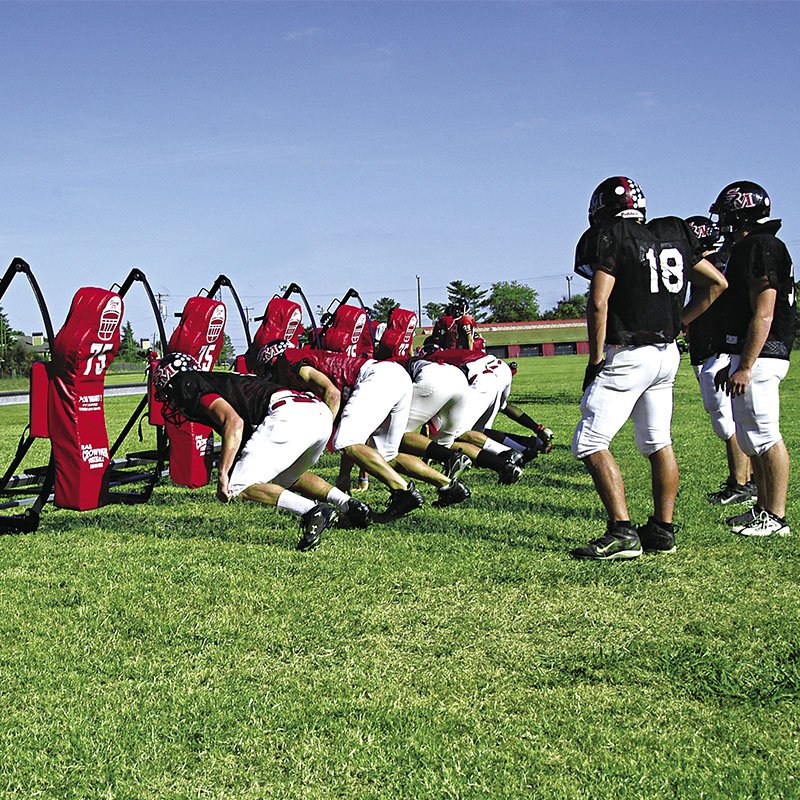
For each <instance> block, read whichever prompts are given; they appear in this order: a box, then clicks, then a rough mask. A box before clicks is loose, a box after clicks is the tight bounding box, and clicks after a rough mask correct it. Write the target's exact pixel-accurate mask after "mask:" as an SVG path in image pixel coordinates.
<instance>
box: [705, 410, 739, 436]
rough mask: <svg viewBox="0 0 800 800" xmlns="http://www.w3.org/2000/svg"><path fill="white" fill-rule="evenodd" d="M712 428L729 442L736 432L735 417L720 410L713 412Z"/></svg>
mask: <svg viewBox="0 0 800 800" xmlns="http://www.w3.org/2000/svg"><path fill="white" fill-rule="evenodd" d="M711 428H712V430H713V431H714V433H715V434H716V435H717V436H718V437H719V438H720V439H722V441H723V442H727V441H728V439H730V438H731V436H733V434H734V433H736V424H735V423H734V421H733V419H732V418H731V417H730V415H726V414H722V413H721V412H719V410H717V411H716V412H715V413H712V414H711Z"/></svg>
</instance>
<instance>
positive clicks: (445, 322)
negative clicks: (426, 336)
mask: <svg viewBox="0 0 800 800" xmlns="http://www.w3.org/2000/svg"><path fill="white" fill-rule="evenodd" d="M431 336H432V337H433V340H434V341H435V342H436V344H438V345H439V347H441V348H443V349H445V350H447V349H449V348H451V347H456V346H457V344H456V342H457V339H458V331H457V330H456V321H455V319H453V317H450V316H446V315H445V316H441V317H439V319H437V320H436V323H435V324H434V326H433V330H432V331H431Z"/></svg>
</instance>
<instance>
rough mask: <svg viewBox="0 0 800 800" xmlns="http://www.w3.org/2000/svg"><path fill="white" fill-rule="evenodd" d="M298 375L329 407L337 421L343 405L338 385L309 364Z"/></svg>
mask: <svg viewBox="0 0 800 800" xmlns="http://www.w3.org/2000/svg"><path fill="white" fill-rule="evenodd" d="M297 375H298V377H299V378H300V380H302V381H303V383H304V384H305V385H306V386H308V388H309V389H310V390H311V391H312V392H314V394H315V395H317V397H319V398H320V399H321V400H322V402H323V403H325V405H326V406H328V408H329V409H330V410H331V413H332V414H333V418H334V419H336V417H337V415H338V414H339V407H340V406H341V404H342V393H341V392H340V391H339V390H338V389H337V388H336V384H334V383H333V381H332V380H331V379H330V378H329V377H328V376H327V375H325V373H323V372H320V371H319V370H318V369H315V368H314V367H312V366H309V365H308V364H304V365H303V366H302V367H300V369H299V371H298V373H297Z"/></svg>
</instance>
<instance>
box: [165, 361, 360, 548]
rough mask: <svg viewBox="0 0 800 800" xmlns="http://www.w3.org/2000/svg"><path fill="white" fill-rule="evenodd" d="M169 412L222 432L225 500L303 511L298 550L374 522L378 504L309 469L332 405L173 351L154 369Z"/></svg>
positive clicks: (220, 484)
mask: <svg viewBox="0 0 800 800" xmlns="http://www.w3.org/2000/svg"><path fill="white" fill-rule="evenodd" d="M153 385H154V388H155V395H156V398H157V399H158V400H160V401H162V402H163V403H164V416H165V418H168V419H171V420H172V421H174V422H175V423H176V424H180V423H181V421H183V420H193V421H195V422H202V423H204V424H206V425H209V426H210V427H212V428H213V429H214V430H215V431H216V432H217V433H218V434H219V435H220V436H221V437H222V449H221V452H220V459H219V467H218V471H219V476H218V481H217V497H218V499H219V500H221V501H222V502H223V503H227V502H228V501H230V500H232V499H233V498H235V497H242V498H244V499H245V500H252V501H254V502H256V503H264V504H266V505H270V506H277V507H278V508H280V509H283V510H285V511H288V512H290V513H292V514H296V515H298V516H300V520H301V521H300V530H301V534H302V535H301V538H300V541H299V542H298V543H297V549H298V550H309V549H311V548H312V547H316V546H317V545H318V544H319V542H320V538H321V537H322V532H323V531H324V530H325V529H326V528H328V527H330V526H332V525H335V524H336V523H337V522H338V521H339V512H340V511H342V512H344V514H346V515H347V518H348V520H349V523H350V524H351V525H353V526H356V527H366V526H367V525H368V523H369V520H370V517H371V513H372V512H371V509H370V508H369V506H368V505H367V504H366V503H362V502H361V501H360V500H356V499H355V498H352V497H348V496H347V495H346V494H345V493H344V492H341V491H339V489H336V488H335V487H333V486H331V485H330V484H329V483H328V482H327V481H324V480H323V479H322V478H320V477H318V476H317V475H312V474H311V473H310V472H308V471H307V470H308V469H309V467H311V466H313V465H314V464H315V463H316V462H317V459H318V458H319V456H320V454H321V453H322V450H323V449H324V447H325V444H326V443H327V441H328V437H329V436H330V433H331V427H332V424H333V417H332V416H331V412H330V409H329V408H328V407H327V406H326V405H325V403H323V402H321V401H320V400H318V399H317V398H316V397H314V396H313V395H310V394H303V393H300V392H294V391H291V390H289V389H287V388H285V387H283V386H279V385H277V384H275V383H273V382H271V381H267V380H264V379H262V378H257V377H255V376H252V375H240V374H238V373H232V372H203V371H201V370H200V365H199V364H198V362H197V361H196V360H195V359H194V358H192V357H191V356H187V355H184V354H182V353H170V354H168V355H166V356H164V358H162V359H161V360H160V361H159V362H158V364H157V366H156V368H155V370H154V373H153Z"/></svg>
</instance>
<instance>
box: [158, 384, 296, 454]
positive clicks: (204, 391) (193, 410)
mask: <svg viewBox="0 0 800 800" xmlns="http://www.w3.org/2000/svg"><path fill="white" fill-rule="evenodd" d="M171 387H172V398H173V404H174V405H175V406H176V408H177V409H178V410H179V411H180V412H181V413H182V414H183V415H184V416H185V417H186V418H187V419H189V420H192V421H193V422H202V423H205V424H206V425H210V426H211V427H215V426H214V424H213V422H212V420H211V419H210V418H209V416H208V414H207V413H206V411H205V409H204V408H203V406H202V405H201V403H200V399H201V398H202V397H203V396H204V395H209V394H218V395H219V396H220V397H222V398H223V399H224V400H226V401H227V402H228V403H230V405H231V406H232V407H233V410H234V411H235V412H236V413H237V414H238V415H239V416H240V417H241V418H242V420H244V431H243V433H242V444H244V443H245V442H246V441H247V439H249V438H250V434H251V433H252V432H253V431H254V430H255V429H256V428H257V427H258V426H259V425H260V424H261V423H262V422H263V421H264V418H265V417H266V416H267V412H268V411H269V402H270V400H271V398H272V395H273V394H274V393H275V392H277V391H280V390H281V389H282V388H283V387H282V386H278V385H277V384H275V383H272V382H271V381H268V380H266V379H264V378H257V377H255V376H254V375H239V374H238V373H235V372H180V373H178V374H177V375H176V376H175V377H174V378H173V379H172V382H171ZM217 433H221V431H219V430H218V431H217Z"/></svg>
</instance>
